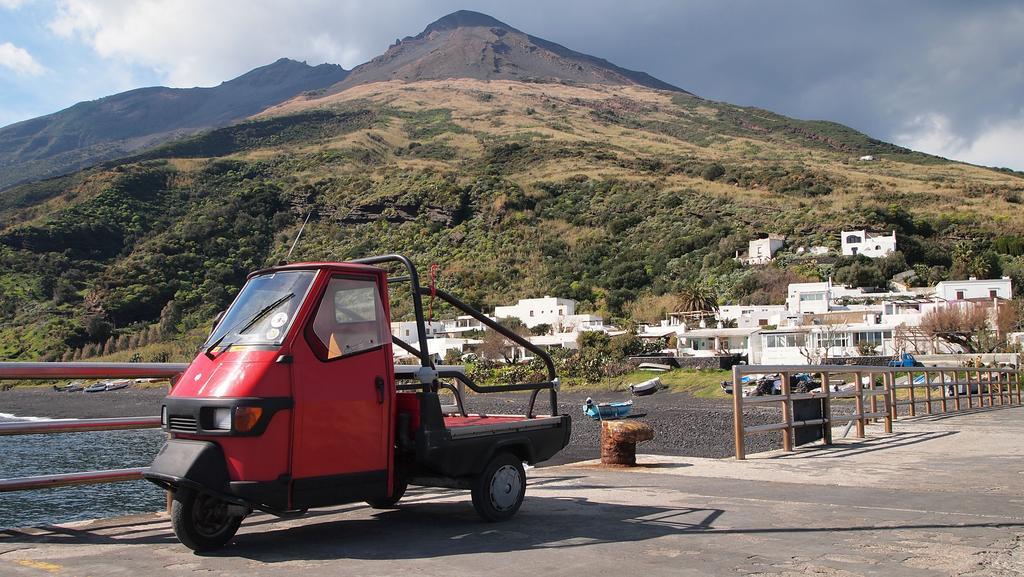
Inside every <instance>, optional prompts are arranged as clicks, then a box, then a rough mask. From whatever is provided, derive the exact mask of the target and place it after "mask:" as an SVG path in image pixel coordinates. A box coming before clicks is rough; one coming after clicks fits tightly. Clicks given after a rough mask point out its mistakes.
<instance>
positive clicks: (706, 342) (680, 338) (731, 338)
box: [676, 327, 761, 363]
mask: <svg viewBox="0 0 1024 577" xmlns="http://www.w3.org/2000/svg"><path fill="white" fill-rule="evenodd" d="M759 330H760V329H759V328H757V327H746V328H740V329H724V328H712V329H693V330H681V331H679V332H678V333H676V351H677V352H678V353H679V354H682V355H691V356H695V357H713V356H719V355H745V356H746V357H747V362H748V363H749V362H753V361H752V360H751V359H754V358H757V357H759V354H758V353H759V352H760V348H761V341H760V339H759V338H758V336H757V332H758V331H759Z"/></svg>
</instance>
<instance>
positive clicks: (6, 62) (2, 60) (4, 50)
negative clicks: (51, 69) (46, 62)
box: [0, 42, 46, 76]
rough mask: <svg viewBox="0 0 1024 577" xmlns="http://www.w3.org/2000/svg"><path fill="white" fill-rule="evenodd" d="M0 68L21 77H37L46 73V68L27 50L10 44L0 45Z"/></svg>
mask: <svg viewBox="0 0 1024 577" xmlns="http://www.w3.org/2000/svg"><path fill="white" fill-rule="evenodd" d="M0 66H2V67H4V68H8V69H10V70H13V71H14V72H15V73H16V74H19V75H21V76H39V75H41V74H43V73H44V72H46V68H45V67H43V65H42V64H40V63H39V62H37V61H36V59H35V58H33V57H32V55H31V54H29V52H28V50H25V49H24V48H20V47H18V46H15V45H14V44H11V43H10V42H4V43H3V44H0Z"/></svg>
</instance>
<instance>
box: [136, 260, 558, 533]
mask: <svg viewBox="0 0 1024 577" xmlns="http://www.w3.org/2000/svg"><path fill="white" fill-rule="evenodd" d="M377 265H381V266H394V265H399V266H402V267H404V268H405V273H404V275H403V276H401V277H398V278H391V279H390V282H391V283H397V282H404V283H408V284H409V285H410V288H411V290H410V291H409V293H410V295H411V298H412V304H413V307H412V308H413V310H414V314H415V317H416V323H417V327H418V333H419V334H418V339H417V340H418V342H417V343H416V344H412V343H407V342H404V341H402V340H401V339H400V338H398V337H396V336H393V335H392V334H391V331H390V320H391V315H390V305H389V291H388V283H389V278H388V274H387V272H386V269H385V268H381V266H377ZM425 293H429V294H431V295H433V296H436V297H437V298H440V299H442V300H444V301H446V302H448V303H449V304H451V305H452V306H454V307H456V308H458V309H461V310H462V311H464V312H466V313H467V314H470V315H472V316H474V317H476V318H477V319H478V320H480V322H481V323H483V324H484V325H486V326H487V327H488V328H489V330H495V331H499V332H501V333H502V334H504V335H505V336H506V337H507V338H508V339H510V340H511V341H514V342H516V343H517V344H519V345H520V346H523V347H525V348H527V349H528V350H530V351H531V352H533V354H535V355H536V356H538V357H539V358H541V359H542V360H543V361H544V363H545V365H546V367H547V373H548V374H547V380H545V381H543V382H538V383H521V384H508V385H499V386H487V387H483V386H478V385H477V384H476V383H474V382H473V381H472V380H471V379H470V378H469V377H467V375H466V373H465V371H464V370H463V369H462V367H457V366H435V364H434V363H433V361H432V359H431V356H430V354H429V352H428V343H427V338H426V332H425V331H424V316H423V306H422V299H421V296H422V295H423V294H425ZM393 345H398V346H401V347H402V348H404V349H406V350H407V351H408V352H409V353H410V354H412V355H414V356H415V357H417V358H418V359H419V364H417V365H395V364H394V362H393V358H394V357H393V353H392V346H393ZM455 384H461V385H463V387H465V388H468V389H470V390H473V391H475V392H480V393H486V392H511V391H524V392H528V393H529V395H528V401H527V403H526V404H527V408H526V411H525V413H524V414H522V415H482V414H470V413H467V412H466V410H465V407H464V404H463V400H464V399H463V398H462V395H461V390H462V387H458V386H455ZM441 389H447V390H449V391H451V392H452V394H453V396H454V404H453V405H450V406H446V407H442V405H441V401H440V397H439V395H438V393H439V391H440V390H441ZM557 389H558V378H557V376H556V374H555V369H554V365H553V364H552V362H551V359H550V357H549V356H548V355H547V354H546V353H545V352H544V351H543V350H540V349H538V348H537V347H535V346H533V345H532V344H530V343H529V341H527V340H526V339H523V338H522V337H520V336H519V335H517V334H515V333H513V332H511V331H509V330H507V329H505V328H504V327H502V326H501V325H499V324H497V323H496V322H494V321H493V320H492V319H490V318H488V317H486V316H485V315H483V314H481V313H480V312H479V311H476V310H474V309H473V308H472V307H469V306H468V305H466V304H465V303H463V302H461V301H460V300H459V299H457V298H456V297H454V296H452V295H450V294H448V293H447V292H445V291H443V290H438V289H432V290H427V289H424V288H422V287H421V286H420V284H419V278H418V275H417V271H416V268H415V267H414V266H413V264H412V262H411V261H409V259H407V258H405V257H403V256H400V255H385V256H379V257H371V258H365V259H359V260H356V261H350V262H344V263H300V264H287V265H282V266H278V267H274V268H271V269H267V270H262V271H258V272H255V273H252V274H251V275H250V276H249V279H248V282H246V284H245V286H244V287H243V288H242V290H241V292H240V293H239V294H238V296H237V297H236V298H235V301H234V302H233V303H232V305H231V306H230V307H229V308H228V309H227V311H226V313H225V314H224V315H223V316H222V317H221V318H220V320H219V322H218V323H217V324H216V326H215V328H214V330H213V332H212V333H211V334H210V337H209V339H208V340H207V343H206V344H204V345H203V347H202V349H201V350H200V351H199V353H198V354H197V356H196V358H195V360H194V361H192V364H191V365H189V367H188V369H187V370H186V371H185V373H184V374H183V375H182V376H181V378H180V379H179V380H178V381H177V383H176V384H175V385H174V387H173V388H172V390H171V393H170V394H169V395H168V396H167V398H166V399H165V401H164V404H163V407H162V409H161V422H162V425H163V427H164V429H165V430H166V431H167V432H168V433H170V437H171V438H170V439H169V440H168V441H167V442H166V443H165V444H164V446H163V448H161V450H160V452H159V453H158V454H157V456H156V458H155V459H154V461H153V464H152V465H151V466H150V468H149V469H148V471H147V472H146V473H145V477H146V478H147V479H149V480H151V481H153V482H155V483H157V484H158V485H160V486H162V487H164V488H166V489H168V490H170V491H172V492H173V494H174V500H173V503H172V507H171V517H172V522H173V526H174V531H175V533H176V534H177V536H178V538H179V539H180V540H181V542H182V543H184V544H185V545H186V546H188V547H190V548H192V549H194V550H197V551H201V550H210V549H215V548H218V547H221V546H223V545H224V544H226V543H227V542H228V541H229V540H230V539H231V538H232V537H233V536H234V535H235V532H236V531H237V530H238V528H239V525H240V524H241V522H242V520H243V518H244V517H245V516H246V515H248V514H249V513H250V512H252V511H253V510H261V511H266V512H269V513H272V514H278V515H284V514H294V513H298V512H303V511H305V510H306V509H308V508H311V507H323V506H330V505H337V504H341V503H351V502H358V501H366V502H368V503H369V504H370V505H371V506H374V507H389V506H393V505H395V504H396V503H397V502H398V500H399V499H400V498H401V497H402V494H403V493H404V492H405V489H406V487H407V486H408V485H410V484H412V485H422V486H440V487H449V488H462V489H469V490H471V492H472V501H473V506H474V508H475V509H476V511H477V512H478V513H479V514H480V516H481V517H483V518H484V519H486V520H488V521H499V520H503V519H507V518H509V517H511V516H512V515H514V514H515V513H516V511H517V510H518V509H519V507H520V505H521V504H522V502H523V496H524V493H525V490H526V476H525V472H524V468H523V463H536V462H539V461H544V460H547V459H549V458H551V457H552V456H553V455H554V454H555V453H557V452H558V451H560V450H561V449H562V448H564V447H565V445H566V444H567V443H568V440H569V432H570V426H571V423H570V419H569V416H568V415H559V414H558V412H557V392H556V391H557ZM542 391H546V392H547V393H548V395H549V398H550V403H551V408H550V412H549V414H547V415H536V414H534V412H535V411H534V406H535V401H536V400H537V396H538V393H540V392H542Z"/></svg>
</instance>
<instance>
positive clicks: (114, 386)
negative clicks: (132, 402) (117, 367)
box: [106, 379, 131, 391]
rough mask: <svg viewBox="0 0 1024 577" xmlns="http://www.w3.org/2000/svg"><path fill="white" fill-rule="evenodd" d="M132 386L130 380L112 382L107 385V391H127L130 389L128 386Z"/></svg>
mask: <svg viewBox="0 0 1024 577" xmlns="http://www.w3.org/2000/svg"><path fill="white" fill-rule="evenodd" d="M130 384H131V381H129V380H128V379H122V380H119V381H110V382H109V383H107V384H106V385H107V388H106V390H108V391H117V390H119V389H126V388H128V385H130Z"/></svg>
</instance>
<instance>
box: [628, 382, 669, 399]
mask: <svg viewBox="0 0 1024 577" xmlns="http://www.w3.org/2000/svg"><path fill="white" fill-rule="evenodd" d="M661 387H662V384H661V379H660V378H658V377H654V378H653V379H650V380H648V381H644V382H642V383H637V384H635V385H629V390H630V392H632V393H633V395H634V396H637V397H643V396H646V395H653V394H654V393H656V392H657V391H658V389H660V388H661Z"/></svg>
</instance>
